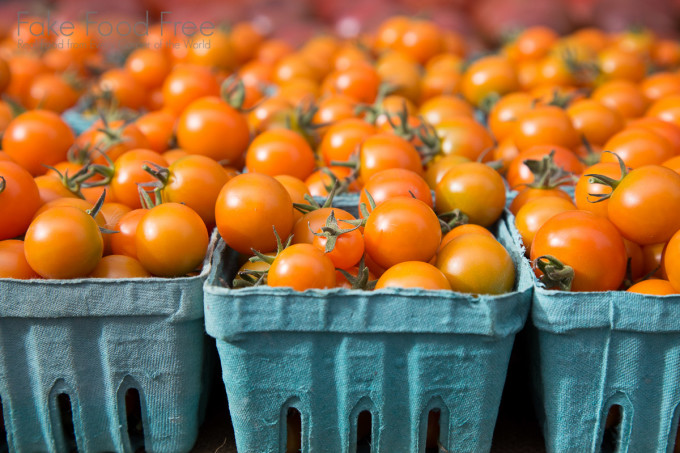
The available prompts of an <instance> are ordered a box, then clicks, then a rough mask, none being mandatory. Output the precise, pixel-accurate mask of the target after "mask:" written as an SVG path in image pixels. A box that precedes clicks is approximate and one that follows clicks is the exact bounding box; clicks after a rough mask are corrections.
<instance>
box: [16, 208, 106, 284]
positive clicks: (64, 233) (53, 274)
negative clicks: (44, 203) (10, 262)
mask: <svg viewBox="0 0 680 453" xmlns="http://www.w3.org/2000/svg"><path fill="white" fill-rule="evenodd" d="M24 247H25V253H26V261H28V264H29V265H30V266H31V268H33V269H34V270H35V271H36V272H37V273H38V274H40V276H42V277H44V278H78V277H85V276H87V275H88V274H89V273H90V272H92V270H93V269H94V268H95V267H96V266H97V264H98V263H99V260H101V258H102V253H103V251H104V240H103V239H102V235H101V233H100V232H99V225H98V224H97V222H95V220H94V219H93V218H92V217H90V216H89V215H88V214H86V213H85V212H83V211H82V210H80V209H78V208H73V207H55V208H52V209H49V210H47V211H45V212H43V213H42V214H40V215H39V216H38V217H36V218H35V219H34V220H33V222H32V223H31V225H30V226H29V227H28V231H26V238H25V240H24Z"/></svg>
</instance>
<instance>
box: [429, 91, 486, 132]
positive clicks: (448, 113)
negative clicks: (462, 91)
mask: <svg viewBox="0 0 680 453" xmlns="http://www.w3.org/2000/svg"><path fill="white" fill-rule="evenodd" d="M419 112H420V115H421V116H422V117H423V119H424V120H425V121H426V122H427V123H429V124H431V125H432V126H435V127H437V126H438V125H439V124H441V123H442V122H444V121H446V120H450V119H453V118H458V117H459V116H464V117H468V118H472V117H473V116H474V109H473V107H472V106H471V105H470V104H469V103H468V102H466V101H465V100H464V99H461V98H459V97H457V96H452V95H441V96H436V97H433V98H431V99H428V100H427V101H425V102H424V103H423V104H422V105H421V106H420V110H419Z"/></svg>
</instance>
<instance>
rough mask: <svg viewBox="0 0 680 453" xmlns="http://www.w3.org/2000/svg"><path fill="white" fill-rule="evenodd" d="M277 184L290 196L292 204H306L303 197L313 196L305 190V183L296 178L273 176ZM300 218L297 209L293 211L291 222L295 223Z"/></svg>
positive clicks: (300, 214)
mask: <svg viewBox="0 0 680 453" xmlns="http://www.w3.org/2000/svg"><path fill="white" fill-rule="evenodd" d="M274 179H276V180H277V181H278V182H280V183H281V184H282V185H283V187H284V188H285V189H286V191H287V192H288V195H290V199H291V201H292V202H293V203H301V204H307V201H306V200H305V195H315V194H312V193H311V191H310V190H309V189H308V188H307V184H306V183H305V181H302V180H301V179H298V178H296V177H295V176H289V175H277V176H274ZM301 218H302V213H301V212H300V211H298V210H297V209H294V210H293V222H297V221H298V220H300V219H301Z"/></svg>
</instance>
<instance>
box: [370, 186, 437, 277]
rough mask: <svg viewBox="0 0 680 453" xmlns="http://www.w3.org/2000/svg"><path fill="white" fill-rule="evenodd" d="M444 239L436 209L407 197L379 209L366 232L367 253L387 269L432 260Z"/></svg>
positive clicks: (389, 202) (371, 217)
mask: <svg viewBox="0 0 680 453" xmlns="http://www.w3.org/2000/svg"><path fill="white" fill-rule="evenodd" d="M441 237H442V236H441V229H440V226H439V219H438V218H437V216H436V215H435V213H434V212H433V211H432V208H430V207H429V206H428V205H427V204H425V203H423V202H422V201H420V200H416V199H413V198H405V197H400V198H393V199H391V200H387V201H386V202H384V203H383V204H381V205H380V206H378V207H377V208H375V209H374V210H373V212H371V215H370V216H369V217H368V220H367V222H366V227H365V229H364V241H365V245H366V253H368V254H369V255H370V256H371V258H372V259H373V261H375V262H376V263H377V264H378V265H379V266H382V267H384V268H389V267H391V266H394V265H395V264H398V263H401V262H404V261H424V262H427V261H429V260H430V259H432V257H433V256H434V255H435V253H437V249H438V248H439V244H440V242H441Z"/></svg>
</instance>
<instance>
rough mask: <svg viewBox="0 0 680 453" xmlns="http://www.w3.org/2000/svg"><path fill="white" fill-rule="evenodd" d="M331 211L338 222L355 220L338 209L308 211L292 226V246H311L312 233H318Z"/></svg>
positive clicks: (347, 213)
mask: <svg viewBox="0 0 680 453" xmlns="http://www.w3.org/2000/svg"><path fill="white" fill-rule="evenodd" d="M331 211H333V212H334V213H335V218H336V220H338V221H341V220H355V217H354V216H353V215H352V214H350V213H349V212H347V211H345V210H343V209H339V208H321V209H316V210H314V211H310V212H308V213H307V214H305V215H303V216H302V218H300V219H299V220H298V221H296V222H295V225H294V226H293V244H312V243H313V242H314V238H315V236H314V234H313V233H312V232H313V231H318V230H319V229H320V228H321V227H322V226H324V225H325V224H326V219H328V216H329V215H330V214H331ZM360 229H361V228H360Z"/></svg>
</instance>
